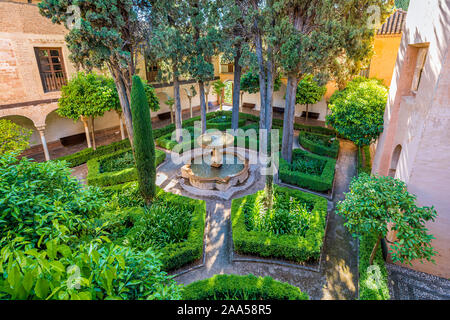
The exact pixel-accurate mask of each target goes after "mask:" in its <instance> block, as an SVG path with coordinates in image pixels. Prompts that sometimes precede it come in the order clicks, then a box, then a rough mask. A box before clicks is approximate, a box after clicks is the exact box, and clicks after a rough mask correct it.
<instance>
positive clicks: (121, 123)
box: [116, 111, 126, 140]
mask: <svg viewBox="0 0 450 320" xmlns="http://www.w3.org/2000/svg"><path fill="white" fill-rule="evenodd" d="M116 112H117V115H118V117H119V128H120V137H121V138H122V140H125V138H126V137H125V128H124V127H123V120H122V112H120V111H116Z"/></svg>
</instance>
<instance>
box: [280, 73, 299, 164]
mask: <svg viewBox="0 0 450 320" xmlns="http://www.w3.org/2000/svg"><path fill="white" fill-rule="evenodd" d="M296 91H297V77H296V76H295V75H294V74H289V75H288V82H287V88H286V106H285V110H284V123H283V145H282V148H281V154H282V156H283V159H284V160H286V161H287V162H289V163H290V162H292V147H293V144H294V117H295V96H296Z"/></svg>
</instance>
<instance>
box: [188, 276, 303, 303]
mask: <svg viewBox="0 0 450 320" xmlns="http://www.w3.org/2000/svg"><path fill="white" fill-rule="evenodd" d="M182 296H183V299H185V300H232V299H233V300H309V297H308V295H307V294H306V293H303V292H301V291H300V289H299V288H297V287H294V286H292V285H290V284H288V283H284V282H279V281H276V280H274V279H272V278H270V277H265V278H261V277H256V276H254V275H247V276H238V275H215V276H214V277H212V278H210V279H206V280H200V281H196V282H193V283H191V284H189V285H187V286H186V287H184V288H183V291H182Z"/></svg>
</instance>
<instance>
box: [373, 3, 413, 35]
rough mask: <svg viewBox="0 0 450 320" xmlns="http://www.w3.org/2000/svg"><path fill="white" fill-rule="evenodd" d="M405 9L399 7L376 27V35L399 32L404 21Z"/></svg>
mask: <svg viewBox="0 0 450 320" xmlns="http://www.w3.org/2000/svg"><path fill="white" fill-rule="evenodd" d="M406 14H407V12H406V11H403V10H401V9H399V10H397V11H395V12H394V13H393V14H392V15H391V16H390V17H389V18H388V19H387V21H386V22H385V23H384V24H383V25H382V26H381V28H380V29H378V31H377V34H378V35H385V34H401V33H402V30H403V26H404V25H405V21H406Z"/></svg>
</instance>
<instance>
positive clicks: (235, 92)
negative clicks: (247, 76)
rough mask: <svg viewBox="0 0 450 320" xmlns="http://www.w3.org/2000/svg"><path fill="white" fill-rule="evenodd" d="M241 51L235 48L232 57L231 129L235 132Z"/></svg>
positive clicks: (238, 101) (237, 114) (238, 100)
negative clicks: (234, 54) (235, 50)
mask: <svg viewBox="0 0 450 320" xmlns="http://www.w3.org/2000/svg"><path fill="white" fill-rule="evenodd" d="M240 60H241V49H240V46H239V47H238V48H237V53H236V57H234V83H233V111H232V120H231V128H232V129H233V130H237V129H238V127H239V109H240V92H241V69H242V68H241V65H240V64H239V61H240Z"/></svg>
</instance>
